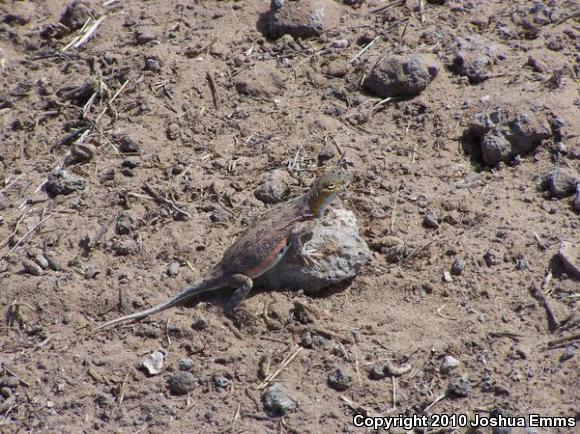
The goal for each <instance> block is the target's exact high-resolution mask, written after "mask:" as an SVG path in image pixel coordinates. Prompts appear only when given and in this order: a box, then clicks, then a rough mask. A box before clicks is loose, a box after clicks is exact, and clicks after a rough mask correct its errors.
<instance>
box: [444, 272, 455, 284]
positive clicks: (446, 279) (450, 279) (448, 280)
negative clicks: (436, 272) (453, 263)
mask: <svg viewBox="0 0 580 434" xmlns="http://www.w3.org/2000/svg"><path fill="white" fill-rule="evenodd" d="M443 282H446V283H451V282H453V277H451V273H450V272H449V271H444V272H443Z"/></svg>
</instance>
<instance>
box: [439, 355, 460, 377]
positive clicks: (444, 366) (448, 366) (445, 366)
mask: <svg viewBox="0 0 580 434" xmlns="http://www.w3.org/2000/svg"><path fill="white" fill-rule="evenodd" d="M460 364H461V363H460V362H459V360H457V359H456V358H455V357H452V356H445V357H443V361H442V362H441V367H440V368H439V371H441V373H443V374H448V373H449V372H451V371H452V370H453V369H455V368H458V367H459V365H460Z"/></svg>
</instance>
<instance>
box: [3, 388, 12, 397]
mask: <svg viewBox="0 0 580 434" xmlns="http://www.w3.org/2000/svg"><path fill="white" fill-rule="evenodd" d="M0 395H1V396H2V397H3V398H4V399H8V398H10V397H11V396H12V389H10V388H9V387H2V388H0Z"/></svg>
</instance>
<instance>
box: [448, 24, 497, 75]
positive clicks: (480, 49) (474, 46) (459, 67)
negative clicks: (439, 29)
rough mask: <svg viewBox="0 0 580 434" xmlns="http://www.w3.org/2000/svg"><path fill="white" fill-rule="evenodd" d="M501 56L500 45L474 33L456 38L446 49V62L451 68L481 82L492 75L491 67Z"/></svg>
mask: <svg viewBox="0 0 580 434" xmlns="http://www.w3.org/2000/svg"><path fill="white" fill-rule="evenodd" d="M500 56H501V53H500V49H499V47H498V46H497V45H496V44H494V43H492V42H491V41H488V40H485V39H483V38H481V37H479V36H476V35H472V36H468V37H466V38H459V37H458V38H456V39H455V40H454V41H453V42H452V43H451V44H449V46H448V47H447V49H446V53H445V63H446V65H447V66H448V68H449V69H451V70H452V71H454V72H456V73H457V74H459V75H462V76H465V77H467V78H469V81H470V82H471V83H481V82H482V81H485V80H487V79H488V78H490V76H491V71H490V69H491V67H492V65H493V64H494V63H495V62H496V61H497V59H498V58H499V57H500Z"/></svg>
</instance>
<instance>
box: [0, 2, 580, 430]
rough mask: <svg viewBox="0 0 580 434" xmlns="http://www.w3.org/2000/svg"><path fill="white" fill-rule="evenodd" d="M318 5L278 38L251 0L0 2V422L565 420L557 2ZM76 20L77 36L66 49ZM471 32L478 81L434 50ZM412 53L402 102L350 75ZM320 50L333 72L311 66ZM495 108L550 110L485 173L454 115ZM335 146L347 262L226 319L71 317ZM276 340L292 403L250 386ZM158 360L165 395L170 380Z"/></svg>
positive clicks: (574, 387) (83, 426)
mask: <svg viewBox="0 0 580 434" xmlns="http://www.w3.org/2000/svg"><path fill="white" fill-rule="evenodd" d="M329 1H330V0H329ZM331 3H332V10H333V12H334V13H335V14H336V16H334V17H333V20H334V21H329V22H328V23H327V24H325V28H324V32H323V33H322V35H320V36H317V37H313V38H305V39H302V40H300V41H294V40H292V38H288V37H286V36H285V37H282V38H281V39H278V40H272V39H268V38H267V37H265V36H264V35H263V34H262V33H261V32H260V30H258V28H259V27H260V26H259V21H260V19H261V17H262V18H263V14H264V13H265V12H266V11H268V10H269V9H270V2H269V1H266V0H247V1H238V2H235V1H221V2H214V1H210V0H197V1H196V0H189V1H184V0H168V1H164V0H149V1H137V0H121V1H109V2H103V1H92V2H87V5H88V6H87V8H83V7H82V6H78V7H76V8H73V12H74V13H72V14H69V15H67V16H64V17H62V16H63V13H64V12H65V9H66V6H67V4H66V3H65V2H62V1H57V0H46V1H29V2H27V1H10V0H9V1H7V2H3V3H2V4H1V5H0V11H1V15H0V48H1V49H2V53H1V55H2V57H1V59H2V60H1V62H2V63H1V69H0V72H1V74H0V125H1V132H0V134H1V135H0V140H1V142H0V143H1V145H0V171H1V172H0V173H1V177H0V191H1V192H2V193H1V196H0V258H1V262H0V282H1V283H0V287H1V292H0V310H1V311H2V313H3V317H5V322H4V323H3V324H2V325H1V326H0V327H1V328H0V432H7V433H8V432H10V433H16V432H67V433H69V432H75V433H76V432H123V433H131V432H149V433H167V432H209V433H224V432H232V433H241V432H259V433H274V432H277V433H285V432H290V433H333V432H370V431H371V430H370V429H365V428H355V426H354V425H353V424H352V417H353V414H355V413H365V414H369V415H382V416H386V415H398V414H404V415H413V414H422V412H423V411H426V414H449V415H451V414H457V415H459V414H465V415H467V416H468V417H469V418H473V417H474V415H475V414H478V415H480V416H483V417H487V416H489V415H493V414H496V413H497V412H500V413H501V414H504V415H511V416H525V417H527V415H529V414H531V413H537V414H540V415H542V416H566V417H570V418H575V420H576V423H580V399H579V393H578V389H579V387H580V374H579V372H580V366H579V364H580V355H579V346H580V342H579V340H578V333H579V331H580V319H579V317H578V315H579V313H578V303H579V300H580V299H579V296H580V284H579V281H578V279H575V278H574V277H573V276H571V275H570V274H569V273H567V272H566V271H565V270H564V269H563V268H562V264H561V262H560V261H559V259H557V258H556V257H555V255H556V252H557V249H558V245H559V242H560V241H562V240H567V241H569V242H571V243H576V245H577V244H578V242H579V241H580V219H579V214H578V212H577V211H575V210H574V207H573V204H572V202H573V200H572V198H571V197H567V198H563V199H554V198H550V197H548V196H547V195H546V193H545V192H543V191H542V189H541V188H540V184H541V180H542V177H543V176H544V175H545V174H546V173H548V172H550V171H551V170H553V169H554V168H560V169H565V170H568V171H572V172H574V171H576V173H577V172H579V171H580V140H579V137H580V112H579V102H580V99H579V95H578V89H579V88H578V81H577V78H578V77H577V74H578V54H577V53H578V52H579V46H580V30H579V21H578V15H577V11H578V3H576V2H572V1H557V2H556V1H549V0H544V1H534V2H530V1H523V0H516V1H513V2H504V1H467V0H466V1H461V0H455V1H441V2H437V1H426V2H418V1H417V2H413V1H410V0H409V1H406V2H405V1H399V2H397V1H395V2H383V1H380V0H368V1H365V2H351V3H359V4H355V5H354V6H352V5H348V4H345V3H342V2H331ZM347 3H348V2H347ZM360 3H362V4H360ZM437 3H442V4H437ZM420 4H421V7H420ZM385 6H389V7H385ZM87 13H88V15H87ZM575 13H576V14H575ZM574 14H575V16H573V15H574ZM88 16H90V17H92V20H91V21H90V22H89V24H88V26H90V25H91V24H93V25H95V26H96V27H95V31H94V33H92V34H91V33H90V36H91V38H90V39H88V40H87V41H80V42H79V40H78V39H77V40H76V41H77V42H79V43H78V44H74V43H73V44H69V43H71V42H74V41H75V37H77V36H78V35H82V34H83V33H82V29H81V27H82V26H83V24H84V23H85V22H86V19H87V17H88ZM101 18H102V20H101ZM59 23H60V24H59ZM88 26H85V29H84V31H86V30H87V27H88ZM469 35H479V36H481V37H482V38H485V40H487V41H491V42H492V43H494V44H497V45H498V46H500V47H501V48H502V50H503V51H504V52H505V55H503V56H502V57H501V58H500V59H499V60H497V61H496V62H494V64H493V65H490V70H491V75H490V77H489V78H488V79H487V80H484V81H482V82H480V83H470V82H469V80H468V79H466V78H465V77H462V76H459V75H457V74H456V73H455V72H454V71H452V70H450V69H449V68H446V67H445V66H444V65H443V60H442V58H443V54H444V51H445V48H446V47H447V46H448V45H449V44H450V42H451V41H452V39H453V38H454V37H455V36H469ZM341 39H346V40H348V46H346V47H344V45H345V44H344V43H336V41H337V40H341ZM365 47H366V50H364V51H363V48H365ZM417 53H419V54H429V55H431V56H434V57H435V58H437V59H438V62H440V64H441V65H442V66H441V67H440V68H439V72H438V75H437V77H436V78H435V79H434V81H433V82H432V83H431V84H430V85H429V86H427V88H426V89H425V90H424V91H423V92H421V93H420V94H419V95H417V96H414V97H412V98H405V99H400V98H394V99H384V98H380V97H376V96H373V95H369V94H367V93H366V91H365V90H364V89H363V87H362V86H361V83H362V82H363V79H364V77H365V76H366V75H367V74H368V73H369V71H370V69H371V68H372V66H373V65H374V64H375V63H376V62H377V61H380V60H381V58H382V57H384V56H386V55H392V54H417ZM357 56H358V57H357ZM355 57H356V59H354V58H355ZM530 57H533V59H536V60H535V61H534V60H533V59H532V60H530ZM353 59H354V60H353ZM538 59H539V60H538ZM334 61H342V64H343V65H350V66H349V67H348V68H346V69H345V74H339V75H343V76H342V77H339V78H337V77H333V76H331V75H335V74H329V73H327V72H324V71H328V69H326V70H325V69H324V68H325V67H327V66H328V65H329V64H330V63H331V62H334ZM534 62H535V63H534ZM210 76H211V80H210V79H209V78H208V77H210ZM210 81H212V82H213V83H214V85H215V95H213V93H212V88H211V86H210ZM508 105H509V106H511V107H517V108H529V107H533V109H534V111H535V112H536V113H538V114H540V115H545V116H549V117H550V118H551V119H558V120H560V121H561V123H562V124H563V125H564V127H562V128H561V129H560V130H558V134H555V135H554V136H553V137H551V138H549V139H547V140H544V141H543V143H542V144H541V146H539V147H538V148H537V149H536V150H535V151H534V152H533V153H531V154H528V155H522V156H521V159H520V161H518V163H519V164H504V163H501V164H500V165H498V166H497V167H494V168H489V167H484V166H483V165H482V163H481V161H478V160H477V159H476V158H472V156H470V155H468V154H466V152H465V150H464V147H463V146H462V141H463V140H464V138H465V137H464V132H465V130H466V128H467V126H468V124H469V122H470V120H471V119H472V118H473V116H474V114H475V113H477V112H480V111H485V110H488V109H489V108H490V107H503V106H508ZM341 157H342V158H343V160H344V162H346V164H347V166H348V169H349V170H350V171H351V172H352V173H353V174H354V182H353V185H352V186H351V188H350V189H349V191H348V192H346V194H345V195H344V197H343V203H344V204H345V206H346V207H347V208H349V209H351V210H353V211H354V212H355V213H356V216H357V219H358V222H359V225H360V231H361V234H362V236H363V237H364V239H365V240H366V241H367V242H368V244H369V246H370V248H371V250H372V254H371V258H370V260H369V262H368V263H367V264H366V266H364V267H363V268H362V270H361V271H360V273H359V275H358V276H357V277H356V278H355V279H354V280H353V281H352V282H348V284H346V285H344V286H343V287H341V288H331V289H330V290H329V291H325V292H322V293H318V294H305V293H304V292H303V291H267V290H263V291H256V292H255V293H254V294H253V295H252V296H251V297H249V299H247V300H246V301H245V302H244V305H243V307H244V310H245V311H246V312H247V313H248V315H247V317H246V318H245V319H244V320H243V321H238V322H236V324H234V323H232V322H230V321H229V320H228V319H226V317H225V316H224V314H223V312H222V308H223V303H224V302H225V301H226V300H227V298H228V296H229V295H230V294H231V291H229V290H224V291H220V292H219V293H215V294H211V295H208V296H207V297H203V298H202V300H201V301H200V302H199V303H192V304H191V305H189V306H184V307H178V308H174V309H171V310H169V311H167V312H164V313H163V314H160V315H158V316H155V317H151V318H149V319H147V320H145V321H143V322H142V323H139V324H136V325H135V324H133V325H130V326H126V325H124V326H120V327H118V328H115V329H112V330H107V331H105V332H102V333H98V334H93V333H91V332H90V330H91V328H92V327H94V326H96V325H98V324H99V323H101V322H102V321H104V320H106V319H112V318H114V317H116V316H119V315H121V314H125V313H129V312H132V311H136V310H139V309H141V308H144V307H146V306H151V305H153V304H155V303H158V302H160V301H162V300H164V299H165V298H166V297H168V296H170V295H172V294H174V293H175V292H176V291H178V290H179V289H180V288H181V287H183V286H184V285H186V284H187V283H188V282H192V281H194V280H196V279H198V278H200V277H203V275H204V273H207V272H208V271H209V270H211V267H212V266H213V265H214V264H215V263H216V262H217V261H218V260H219V258H220V255H221V253H222V252H223V251H224V250H225V248H226V247H227V246H228V245H229V244H230V243H231V242H232V240H233V239H234V237H235V236H236V234H237V233H239V231H240V230H241V229H243V228H244V227H245V226H246V225H247V224H248V222H249V221H250V220H251V218H252V217H253V216H255V215H257V214H259V213H260V212H261V211H263V210H264V209H265V208H267V207H269V206H270V205H265V204H264V203H262V202H261V201H259V200H258V199H256V198H255V196H254V191H255V189H256V187H257V186H258V185H260V183H261V182H262V177H263V175H264V174H266V173H268V172H270V171H272V170H286V171H288V172H289V177H288V179H289V184H290V193H289V196H290V197H293V196H296V195H297V194H300V193H301V192H302V191H304V189H305V188H307V187H308V186H309V185H310V182H311V181H312V179H313V177H314V173H315V169H316V168H317V167H318V166H320V165H332V164H335V163H336V162H337V161H338V160H339V159H340V158H341ZM518 158H519V157H518ZM62 167H64V168H65V169H66V172H67V173H68V174H69V175H68V176H69V178H66V177H65V178H58V176H59V175H55V174H54V173H55V171H54V169H55V168H57V169H58V168H62ZM57 171H58V170H57ZM53 172H54V173H53ZM51 173H53V174H52V175H51ZM47 180H48V183H47V182H46V181H47ZM144 183H147V184H148V185H149V186H151V187H153V189H154V190H155V191H157V192H158V193H159V194H160V195H161V196H162V197H164V198H166V203H161V202H160V201H159V200H152V197H151V194H150V193H149V192H147V191H146V190H144V189H143V185H144ZM393 237H395V238H393ZM47 260H49V261H48V263H47ZM462 261H463V262H464V263H463V264H462ZM454 263H456V267H455V269H454V271H455V273H449V274H447V272H450V270H451V268H452V265H453V264H454ZM458 264H459V265H458ZM457 268H464V270H463V272H462V273H459V272H458V270H457ZM542 295H544V296H545V298H546V299H547V301H548V305H549V311H550V312H552V314H553V316H554V321H552V323H550V322H549V316H548V313H549V312H548V309H546V308H545V306H544V303H543V302H542V301H541V300H542ZM304 306H306V308H307V310H306V311H307V312H310V314H308V315H305V314H304V311H303V310H302V311H301V310H300V308H301V307H302V308H304ZM300 312H302V314H301V313H300ZM566 338H569V339H568V340H566ZM302 347H304V348H302ZM298 348H302V350H299V349H298ZM157 350H164V351H165V361H164V367H163V369H162V370H161V372H160V373H159V374H157V375H147V374H146V373H145V372H144V370H143V369H140V367H139V364H140V361H141V360H142V359H143V357H145V356H146V355H148V354H150V353H152V352H154V351H157ZM297 351H298V353H297V354H295V357H294V359H293V360H292V361H291V362H290V363H288V364H287V366H286V367H285V368H284V369H283V370H282V372H281V373H280V374H279V375H278V377H277V378H276V379H275V380H274V383H280V384H282V385H283V386H284V388H285V391H286V392H285V393H287V394H288V396H289V397H290V401H291V404H292V405H291V407H293V408H290V409H288V411H287V412H286V414H284V415H282V416H280V415H274V414H270V413H268V412H267V411H265V409H264V403H263V402H262V399H263V398H262V395H263V393H264V389H263V388H260V387H259V386H260V384H261V383H262V381H263V380H264V375H265V374H266V373H267V372H273V371H275V370H276V369H277V368H278V366H280V365H281V364H282V362H283V361H284V360H285V359H286V358H287V357H289V356H290V355H293V354H294V353H295V352H297ZM446 356H451V357H452V358H453V359H452V360H451V362H452V363H454V362H459V365H458V366H456V367H454V368H451V367H449V368H448V369H449V371H446V369H445V367H444V368H443V369H441V365H442V363H443V362H444V361H445V362H446V363H449V361H450V359H449V357H447V359H446ZM184 359H191V360H184ZM188 363H189V364H190V365H191V364H192V366H187V365H188ZM385 364H387V366H388V367H389V366H390V367H391V368H392V367H394V368H395V369H394V370H392V372H387V375H386V376H385V375H383V373H384V372H385V371H384V370H383V367H384V366H385ZM408 365H410V367H411V369H410V370H408V369H405V368H406V367H407V366H408ZM180 369H185V371H184V372H186V371H189V372H191V374H192V377H191V378H193V384H192V385H191V388H190V390H189V391H188V393H186V394H184V395H177V394H175V393H172V392H170V389H169V384H170V379H172V378H174V376H175V375H176V374H177V373H178V372H180ZM337 369H338V370H340V374H341V375H342V377H343V378H342V380H343V381H342V383H341V384H343V385H344V387H345V388H346V389H343V390H336V385H334V387H332V384H330V383H332V382H329V376H330V377H331V378H333V376H336V375H335V374H336V371H337ZM397 370H402V371H403V373H402V375H399V374H401V373H400V372H397ZM387 371H388V368H387ZM339 388H340V387H339ZM575 430H578V428H577V427H576V428H539V429H537V430H536V432H541V433H547V432H562V433H571V432H578V431H575ZM448 431H449V432H468V431H470V432H475V431H476V430H475V429H471V430H469V429H468V428H466V427H457V428H453V427H451V428H450V429H449V430H448ZM392 432H401V431H396V430H393V431H392ZM434 432H444V431H437V430H435V431H434ZM481 432H490V431H489V430H482V431H481ZM496 432H500V431H497V430H496ZM502 432H506V431H502Z"/></svg>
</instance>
